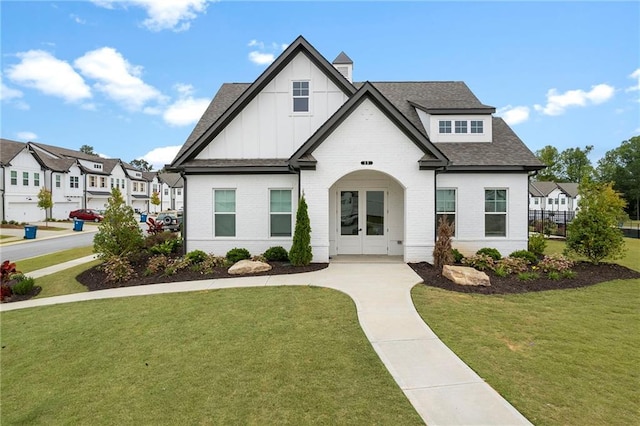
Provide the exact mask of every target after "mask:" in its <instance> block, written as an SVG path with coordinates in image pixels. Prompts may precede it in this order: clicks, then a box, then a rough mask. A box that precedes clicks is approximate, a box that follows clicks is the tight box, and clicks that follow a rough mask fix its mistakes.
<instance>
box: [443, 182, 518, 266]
mask: <svg viewBox="0 0 640 426" xmlns="http://www.w3.org/2000/svg"><path fill="white" fill-rule="evenodd" d="M437 186H438V188H447V189H455V190H456V236H455V237H454V240H453V247H454V248H457V249H458V250H460V252H461V253H462V254H464V255H465V256H469V255H472V254H475V252H476V251H477V250H478V249H481V248H483V247H493V248H496V249H498V251H500V253H501V254H502V255H503V256H505V257H506V256H508V255H509V254H510V253H511V252H513V251H515V250H526V249H527V244H528V235H529V231H528V223H527V218H528V202H529V198H528V194H529V180H528V177H527V173H493V174H491V173H458V174H456V173H442V174H438V175H437ZM485 189H506V190H507V235H506V237H485V235H484V214H485V213H484V191H485Z"/></svg>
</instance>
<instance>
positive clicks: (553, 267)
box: [538, 254, 573, 273]
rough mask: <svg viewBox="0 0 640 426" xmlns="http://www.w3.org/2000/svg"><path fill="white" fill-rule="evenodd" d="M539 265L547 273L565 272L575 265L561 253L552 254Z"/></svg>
mask: <svg viewBox="0 0 640 426" xmlns="http://www.w3.org/2000/svg"><path fill="white" fill-rule="evenodd" d="M538 267H540V269H542V270H543V271H544V272H547V273H549V272H564V271H567V270H570V269H571V268H572V267H573V261H572V260H570V259H568V258H567V257H565V256H563V255H561V254H550V255H548V256H545V257H544V258H543V259H542V260H541V261H540V262H539V263H538Z"/></svg>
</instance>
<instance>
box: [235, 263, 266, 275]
mask: <svg viewBox="0 0 640 426" xmlns="http://www.w3.org/2000/svg"><path fill="white" fill-rule="evenodd" d="M270 270H271V265H269V264H268V263H264V262H257V261H254V260H241V261H239V262H236V263H234V264H233V265H232V266H231V267H230V268H229V270H228V271H227V272H229V273H230V274H231V275H243V274H255V273H257V272H265V271H270Z"/></svg>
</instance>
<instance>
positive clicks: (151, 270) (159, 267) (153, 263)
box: [144, 254, 169, 275]
mask: <svg viewBox="0 0 640 426" xmlns="http://www.w3.org/2000/svg"><path fill="white" fill-rule="evenodd" d="M168 264H169V258H167V256H165V255H164V254H159V255H156V256H153V257H152V258H150V259H149V261H148V262H147V268H146V269H145V271H144V273H145V275H153V274H157V273H158V272H161V271H164V270H165V269H166V268H167V265H168Z"/></svg>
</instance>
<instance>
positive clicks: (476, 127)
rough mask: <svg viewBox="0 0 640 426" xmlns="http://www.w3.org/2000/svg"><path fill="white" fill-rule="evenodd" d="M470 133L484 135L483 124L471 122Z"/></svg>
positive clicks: (475, 121) (480, 121)
mask: <svg viewBox="0 0 640 426" xmlns="http://www.w3.org/2000/svg"><path fill="white" fill-rule="evenodd" d="M471 133H484V122H483V121H482V120H471Z"/></svg>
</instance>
